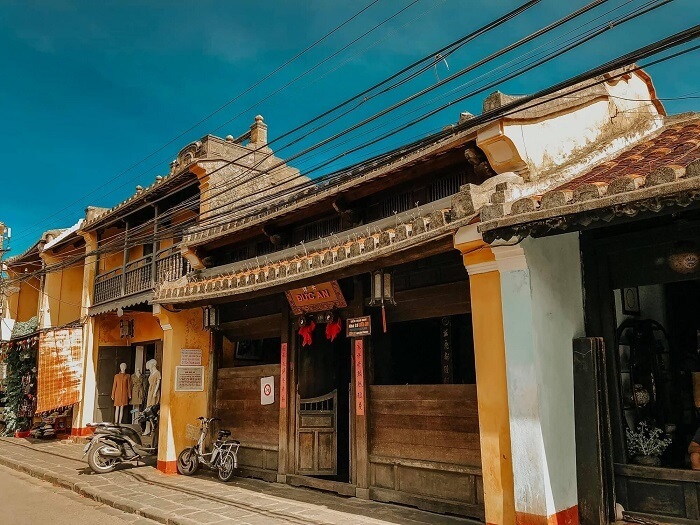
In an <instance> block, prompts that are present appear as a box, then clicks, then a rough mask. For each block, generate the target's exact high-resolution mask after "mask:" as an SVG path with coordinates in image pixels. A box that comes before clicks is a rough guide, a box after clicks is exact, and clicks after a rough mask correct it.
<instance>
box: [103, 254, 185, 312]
mask: <svg viewBox="0 0 700 525" xmlns="http://www.w3.org/2000/svg"><path fill="white" fill-rule="evenodd" d="M190 269H191V268H190V263H189V262H188V261H187V260H186V259H184V258H183V257H182V255H180V251H179V250H178V249H177V247H175V246H171V247H170V248H165V249H163V250H160V251H158V252H156V254H155V257H154V256H153V255H152V254H151V255H146V256H145V257H141V258H140V259H136V260H133V261H129V262H128V263H127V264H126V265H125V266H120V267H119V268H114V269H112V270H110V271H108V272H104V273H101V274H99V275H97V276H96V277H95V294H94V300H93V304H95V305H97V304H103V303H107V302H109V301H114V300H115V299H121V298H122V297H128V296H130V295H134V294H137V293H141V292H146V291H149V290H153V289H154V288H155V285H156V284H157V283H161V282H163V281H174V280H176V279H179V278H180V277H182V276H184V275H185V274H186V273H187V272H189V271H190Z"/></svg>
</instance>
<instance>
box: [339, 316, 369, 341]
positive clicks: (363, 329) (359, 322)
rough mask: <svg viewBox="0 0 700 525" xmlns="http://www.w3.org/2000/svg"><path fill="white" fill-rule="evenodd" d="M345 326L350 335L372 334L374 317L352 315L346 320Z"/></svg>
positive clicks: (362, 335)
mask: <svg viewBox="0 0 700 525" xmlns="http://www.w3.org/2000/svg"><path fill="white" fill-rule="evenodd" d="M345 326H346V332H347V336H348V337H364V336H366V335H372V317H371V316H369V315H363V316H362V317H351V318H350V319H348V320H347V321H345Z"/></svg>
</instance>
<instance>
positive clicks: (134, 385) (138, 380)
mask: <svg viewBox="0 0 700 525" xmlns="http://www.w3.org/2000/svg"><path fill="white" fill-rule="evenodd" d="M145 380H146V378H145V377H143V375H141V369H140V368H138V367H136V371H135V372H134V373H133V374H131V405H132V406H133V407H134V410H133V411H132V415H131V422H132V423H135V422H136V416H137V413H136V411H137V410H141V405H142V404H143V398H144V391H145V390H146V388H145V386H146V381H145Z"/></svg>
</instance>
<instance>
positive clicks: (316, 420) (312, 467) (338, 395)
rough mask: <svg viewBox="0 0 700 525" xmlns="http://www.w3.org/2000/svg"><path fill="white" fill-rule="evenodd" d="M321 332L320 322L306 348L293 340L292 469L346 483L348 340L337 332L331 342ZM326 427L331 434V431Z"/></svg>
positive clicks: (348, 445) (348, 432)
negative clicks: (295, 378)
mask: <svg viewBox="0 0 700 525" xmlns="http://www.w3.org/2000/svg"><path fill="white" fill-rule="evenodd" d="M324 330H325V325H318V326H317V327H316V329H315V331H314V334H313V343H312V344H311V345H310V346H303V347H302V346H301V339H300V338H299V339H298V340H297V345H298V346H297V348H299V352H298V355H299V363H298V393H299V406H298V410H299V414H298V425H297V439H296V447H297V456H296V457H297V473H298V474H303V475H310V476H314V477H319V478H323V479H329V480H333V481H341V482H346V483H347V482H349V481H350V471H351V470H350V383H351V365H352V363H351V352H350V339H348V338H346V337H342V336H341V337H338V338H336V340H335V341H333V342H331V341H329V340H328V339H327V338H326V337H325V333H324ZM333 394H335V395H333ZM331 427H332V432H333V434H334V435H330V432H329V428H331ZM333 450H334V452H333ZM331 471H332V472H333V473H331Z"/></svg>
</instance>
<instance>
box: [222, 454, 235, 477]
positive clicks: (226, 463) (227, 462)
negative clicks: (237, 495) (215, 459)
mask: <svg viewBox="0 0 700 525" xmlns="http://www.w3.org/2000/svg"><path fill="white" fill-rule="evenodd" d="M233 468H234V461H233V454H231V453H229V454H226V455H225V456H224V458H223V459H222V460H221V462H220V463H219V473H218V474H219V479H220V480H221V481H228V480H230V479H231V478H232V477H233Z"/></svg>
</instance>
